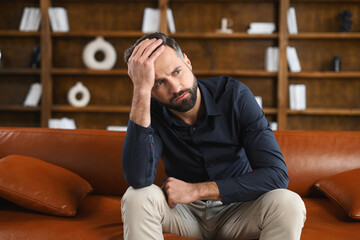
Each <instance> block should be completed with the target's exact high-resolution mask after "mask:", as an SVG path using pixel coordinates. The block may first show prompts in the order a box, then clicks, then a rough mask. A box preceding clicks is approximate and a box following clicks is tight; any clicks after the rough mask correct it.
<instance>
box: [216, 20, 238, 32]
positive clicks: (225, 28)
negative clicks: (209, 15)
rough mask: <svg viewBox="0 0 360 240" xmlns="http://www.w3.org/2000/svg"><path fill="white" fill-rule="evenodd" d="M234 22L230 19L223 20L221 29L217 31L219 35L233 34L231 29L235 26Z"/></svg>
mask: <svg viewBox="0 0 360 240" xmlns="http://www.w3.org/2000/svg"><path fill="white" fill-rule="evenodd" d="M233 23H234V21H233V20H231V19H230V18H222V19H221V25H220V29H217V30H216V32H217V33H233V30H232V29H231V27H232V26H233ZM229 27H230V28H229Z"/></svg>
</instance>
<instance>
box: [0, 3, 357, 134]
mask: <svg viewBox="0 0 360 240" xmlns="http://www.w3.org/2000/svg"><path fill="white" fill-rule="evenodd" d="M53 6H54V7H64V8H65V9H66V10H67V12H68V17H69V24H70V31H69V32H52V31H51V28H50V22H49V18H48V11H47V9H48V8H49V7H53ZM0 7H1V8H2V9H7V11H4V12H3V14H2V15H1V16H0V50H1V52H2V55H3V59H2V60H3V66H2V68H0V126H35V127H47V126H48V120H49V119H51V118H62V117H70V118H74V119H75V121H76V125H77V127H78V128H97V129H104V128H106V126H108V125H126V124H127V122H128V115H129V112H130V105H131V99H132V82H131V79H130V78H129V77H128V75H127V66H126V64H125V63H124V61H123V59H122V58H123V52H124V50H125V49H126V48H128V47H129V46H130V45H131V44H132V43H133V42H134V41H135V40H136V39H138V38H139V37H141V36H142V35H143V33H142V32H141V25H142V18H143V13H144V9H145V8H146V7H151V8H159V9H160V11H161V16H162V19H161V21H160V31H162V32H164V33H165V34H166V35H168V36H170V37H173V38H175V39H176V40H177V42H178V43H179V44H180V46H181V48H182V50H183V52H184V53H186V54H187V56H188V57H189V59H190V60H191V63H192V65H193V69H194V74H195V75H196V76H197V77H198V78H199V79H204V78H207V77H212V76H218V75H230V76H233V77H234V78H235V79H237V80H239V81H241V82H243V83H245V84H246V85H247V86H248V87H249V88H250V90H251V91H252V92H253V94H254V95H255V96H261V97H262V100H263V106H264V107H263V111H264V113H265V115H266V118H267V119H268V120H269V121H276V122H278V126H279V129H294V130H297V129H306V130H360V124H359V120H360V98H359V96H360V92H359V91H360V65H359V62H360V56H359V54H358V53H359V52H360V41H359V40H360V25H359V24H358V23H359V16H358V14H354V16H353V17H352V20H353V26H352V28H351V31H350V32H347V33H341V32H339V25H340V20H339V17H338V14H339V13H340V12H341V11H343V10H346V9H349V10H351V11H352V12H353V13H356V12H357V13H358V12H360V0H254V1H250V0H135V1H134V0H106V1H101V0H96V1H91V0H28V1H1V3H0ZM24 7H40V9H41V13H42V20H41V29H40V31H37V32H21V31H19V30H18V27H19V24H20V19H21V15H22V12H23V9H24ZM168 7H169V8H171V9H172V12H173V16H174V21H175V26H176V32H175V33H170V32H169V30H168V23H167V21H166V18H165V17H164V16H166V9H167V8H168ZM289 7H294V8H295V10H296V16H297V24H298V30H299V33H298V34H289V33H288V29H287V10H288V8H289ZM89 16H90V17H89ZM184 16H186V17H184ZM221 18H229V19H231V20H232V21H233V25H232V26H231V28H232V29H233V31H234V33H232V34H223V33H217V32H216V30H217V29H219V28H220V21H221ZM251 22H274V23H275V24H276V32H274V33H272V34H248V33H247V28H248V26H249V24H250V23H251ZM97 36H103V37H105V39H106V40H107V41H109V42H110V43H111V44H112V45H113V46H114V47H115V49H116V53H117V61H116V64H115V66H114V68H113V69H111V70H91V69H87V68H86V67H85V65H84V63H83V62H82V52H83V49H84V48H85V46H86V44H87V43H89V42H90V41H92V39H94V38H95V37H97ZM34 46H40V47H41V50H42V52H43V54H42V60H41V67H40V68H39V69H31V68H30V67H29V63H30V59H31V52H32V48H33V47H34ZM274 46H278V47H279V70H278V72H267V71H265V70H264V69H265V67H264V59H265V57H264V54H265V51H266V49H267V48H268V47H274ZM287 46H293V47H295V48H296V50H297V52H298V56H299V59H300V64H301V65H302V72H299V73H293V72H290V71H289V70H288V65H287V59H286V47H287ZM335 55H339V56H340V58H341V60H342V71H340V72H333V71H331V60H332V58H333V57H334V56H335ZM35 82H41V83H42V88H43V89H42V91H43V95H42V99H41V105H40V106H38V107H24V106H22V103H23V101H24V99H25V96H26V93H27V91H28V89H29V87H30V85H31V84H32V83H35ZM77 82H82V83H83V84H84V86H86V87H87V88H88V89H89V91H90V93H91V100H90V103H89V105H88V106H86V107H81V108H78V107H73V106H71V105H70V104H69V103H68V101H67V93H68V91H69V89H70V88H71V87H72V86H74V85H75V84H76V83H77ZM289 84H305V85H306V90H307V91H306V92H307V95H306V102H307V109H306V110H302V111H297V110H291V109H289ZM14 93H16V94H14Z"/></svg>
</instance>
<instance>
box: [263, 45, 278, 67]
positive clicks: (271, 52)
mask: <svg viewBox="0 0 360 240" xmlns="http://www.w3.org/2000/svg"><path fill="white" fill-rule="evenodd" d="M264 58H265V64H264V65H265V71H268V72H277V71H279V48H278V47H268V48H266V50H265V57H264Z"/></svg>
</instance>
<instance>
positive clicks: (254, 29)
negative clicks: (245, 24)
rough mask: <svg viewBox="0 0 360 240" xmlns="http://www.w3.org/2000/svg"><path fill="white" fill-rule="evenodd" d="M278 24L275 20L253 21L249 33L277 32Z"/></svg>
mask: <svg viewBox="0 0 360 240" xmlns="http://www.w3.org/2000/svg"><path fill="white" fill-rule="evenodd" d="M275 30H276V26H275V23H273V22H252V23H250V25H249V28H248V30H247V33H250V34H270V33H273V32H275Z"/></svg>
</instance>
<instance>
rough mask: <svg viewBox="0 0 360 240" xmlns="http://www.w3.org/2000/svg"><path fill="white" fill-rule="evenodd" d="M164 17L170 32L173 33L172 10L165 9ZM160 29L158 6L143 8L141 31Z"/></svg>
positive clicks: (150, 31)
mask: <svg viewBox="0 0 360 240" xmlns="http://www.w3.org/2000/svg"><path fill="white" fill-rule="evenodd" d="M166 18H167V22H168V28H169V32H170V33H175V31H176V29H175V21H174V16H173V13H172V10H171V9H170V8H168V9H167V11H166ZM159 29H160V10H159V9H158V8H145V9H144V16H143V22H142V27H141V31H142V32H143V33H152V32H158V31H159Z"/></svg>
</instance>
